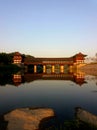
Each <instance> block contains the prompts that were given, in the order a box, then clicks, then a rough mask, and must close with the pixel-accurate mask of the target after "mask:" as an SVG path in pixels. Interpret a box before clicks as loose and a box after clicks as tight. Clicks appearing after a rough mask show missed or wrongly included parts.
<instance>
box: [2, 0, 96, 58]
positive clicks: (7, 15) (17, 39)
mask: <svg viewBox="0 0 97 130" xmlns="http://www.w3.org/2000/svg"><path fill="white" fill-rule="evenodd" d="M15 51H19V52H20V53H23V54H30V55H32V56H35V57H69V56H72V55H75V54H76V53H79V52H82V53H84V54H86V55H88V56H95V54H96V53H97V0H0V52H6V53H10V52H15Z"/></svg>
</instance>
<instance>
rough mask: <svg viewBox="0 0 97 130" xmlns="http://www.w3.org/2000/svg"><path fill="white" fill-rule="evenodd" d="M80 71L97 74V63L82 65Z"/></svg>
mask: <svg viewBox="0 0 97 130" xmlns="http://www.w3.org/2000/svg"><path fill="white" fill-rule="evenodd" d="M80 71H82V72H84V73H85V74H86V75H94V76H97V63H90V64H86V65H85V66H82V67H80Z"/></svg>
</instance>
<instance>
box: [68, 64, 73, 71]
mask: <svg viewBox="0 0 97 130" xmlns="http://www.w3.org/2000/svg"><path fill="white" fill-rule="evenodd" d="M69 71H70V72H71V73H72V72H73V66H72V65H70V66H69Z"/></svg>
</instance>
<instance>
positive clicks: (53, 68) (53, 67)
mask: <svg viewBox="0 0 97 130" xmlns="http://www.w3.org/2000/svg"><path fill="white" fill-rule="evenodd" d="M54 72H55V66H54V65H52V73H54Z"/></svg>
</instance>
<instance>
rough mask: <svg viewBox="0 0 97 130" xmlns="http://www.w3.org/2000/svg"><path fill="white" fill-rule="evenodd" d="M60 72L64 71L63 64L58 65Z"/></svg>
mask: <svg viewBox="0 0 97 130" xmlns="http://www.w3.org/2000/svg"><path fill="white" fill-rule="evenodd" d="M60 72H61V73H64V65H60Z"/></svg>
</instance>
